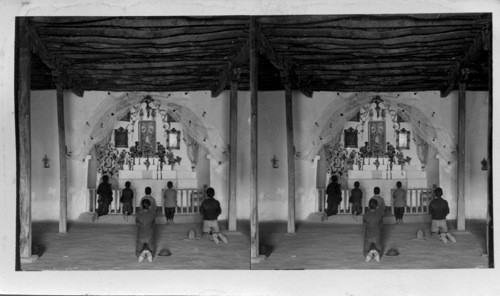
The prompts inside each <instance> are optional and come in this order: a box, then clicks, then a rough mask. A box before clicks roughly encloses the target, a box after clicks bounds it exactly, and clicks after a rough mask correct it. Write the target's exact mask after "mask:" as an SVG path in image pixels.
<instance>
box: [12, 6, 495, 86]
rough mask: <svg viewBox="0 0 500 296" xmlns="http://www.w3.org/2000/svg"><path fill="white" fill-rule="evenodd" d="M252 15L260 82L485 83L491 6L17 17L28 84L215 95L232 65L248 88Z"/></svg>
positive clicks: (413, 84) (317, 84) (321, 83)
mask: <svg viewBox="0 0 500 296" xmlns="http://www.w3.org/2000/svg"><path fill="white" fill-rule="evenodd" d="M252 19H253V20H255V24H256V26H255V27H256V39H257V50H258V53H259V55H258V56H259V63H258V86H259V89H260V90H282V89H284V86H283V83H282V79H281V77H280V73H281V75H283V73H285V74H286V76H287V77H290V80H291V87H292V89H294V90H299V91H301V92H303V93H305V94H309V95H310V94H311V92H313V91H425V90H440V91H442V92H446V94H447V93H449V91H451V90H453V89H458V79H459V76H460V75H459V74H460V72H461V71H460V70H461V69H464V68H466V69H468V71H467V73H468V77H467V78H468V79H467V80H466V83H467V84H466V85H467V89H469V90H488V88H489V78H488V77H489V72H488V71H489V69H490V62H489V53H490V51H491V49H490V48H491V46H490V44H491V14H440V15H437V14H423V15H304V16H256V17H252V18H251V17H249V16H213V17H206V16H203V17H201V16H200V17H198V16H196V17H32V18H23V20H22V23H23V24H25V26H26V28H27V29H26V31H22V30H20V31H21V32H26V33H21V34H28V36H29V38H27V39H30V40H32V44H34V50H35V52H36V53H34V54H33V56H32V71H31V77H32V81H31V87H32V89H35V90H41V89H54V88H55V84H54V80H55V78H54V77H53V74H55V75H56V76H57V75H59V76H62V77H63V78H64V79H63V80H62V81H63V85H64V87H65V88H68V89H72V90H73V91H75V92H76V93H80V94H81V92H83V91H90V90H102V91H194V90H211V91H212V92H213V94H215V95H217V94H218V93H220V91H222V90H223V89H228V88H229V83H228V82H229V80H228V76H230V75H229V73H231V70H232V69H233V68H241V77H240V79H239V82H238V88H239V89H241V90H248V89H249V76H250V75H249V66H248V65H249V62H248V61H249V32H250V23H251V20H252Z"/></svg>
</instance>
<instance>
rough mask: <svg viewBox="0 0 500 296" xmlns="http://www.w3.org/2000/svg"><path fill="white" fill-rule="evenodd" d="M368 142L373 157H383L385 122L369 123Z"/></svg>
mask: <svg viewBox="0 0 500 296" xmlns="http://www.w3.org/2000/svg"><path fill="white" fill-rule="evenodd" d="M368 126H369V130H368V131H369V135H368V137H369V142H370V148H371V151H372V155H373V157H379V156H380V157H383V156H384V154H385V150H386V140H385V121H371V122H370V123H369V125H368Z"/></svg>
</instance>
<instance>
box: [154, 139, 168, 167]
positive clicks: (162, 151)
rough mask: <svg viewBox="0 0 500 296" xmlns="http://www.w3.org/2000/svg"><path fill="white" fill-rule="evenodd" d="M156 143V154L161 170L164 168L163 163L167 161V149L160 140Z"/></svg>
mask: <svg viewBox="0 0 500 296" xmlns="http://www.w3.org/2000/svg"><path fill="white" fill-rule="evenodd" d="M156 145H157V149H156V151H157V152H156V154H155V155H156V156H157V157H158V163H159V164H158V165H159V168H160V170H162V169H163V165H164V164H165V163H166V162H167V160H166V159H165V155H166V154H167V150H166V149H165V146H163V145H162V144H160V142H156Z"/></svg>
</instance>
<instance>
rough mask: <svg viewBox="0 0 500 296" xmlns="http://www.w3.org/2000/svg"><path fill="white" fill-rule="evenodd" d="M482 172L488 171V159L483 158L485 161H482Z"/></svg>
mask: <svg viewBox="0 0 500 296" xmlns="http://www.w3.org/2000/svg"><path fill="white" fill-rule="evenodd" d="M481 170H483V171H487V170H488V161H487V160H486V158H483V160H481Z"/></svg>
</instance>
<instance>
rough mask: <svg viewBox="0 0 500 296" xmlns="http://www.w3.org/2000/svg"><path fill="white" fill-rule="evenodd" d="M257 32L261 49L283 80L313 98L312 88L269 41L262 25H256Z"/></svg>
mask: <svg viewBox="0 0 500 296" xmlns="http://www.w3.org/2000/svg"><path fill="white" fill-rule="evenodd" d="M256 34H257V40H258V43H259V44H258V46H259V47H260V50H261V51H262V52H263V54H264V56H265V57H266V58H267V59H268V60H269V62H270V63H271V64H272V65H273V66H274V67H275V68H276V69H277V70H278V71H279V72H280V76H281V79H282V82H286V83H290V84H291V85H290V88H291V89H293V88H294V87H295V88H296V89H298V91H299V92H301V93H302V94H303V95H305V96H306V97H308V98H311V97H312V90H311V89H310V88H309V87H307V86H305V84H304V83H302V82H301V80H300V77H298V76H297V74H295V72H294V71H293V69H292V67H291V66H290V65H288V64H287V63H286V62H285V61H284V60H283V58H282V57H281V56H280V55H279V54H278V53H277V52H276V51H275V50H274V48H273V46H272V45H271V43H269V40H267V38H266V36H265V35H264V33H263V32H262V30H261V28H260V26H256Z"/></svg>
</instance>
